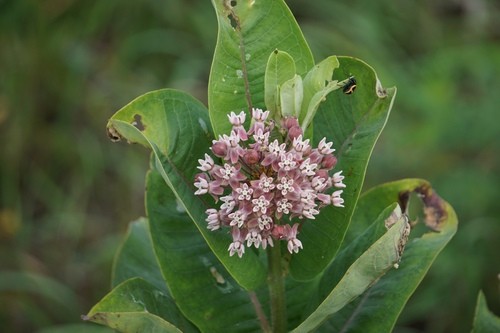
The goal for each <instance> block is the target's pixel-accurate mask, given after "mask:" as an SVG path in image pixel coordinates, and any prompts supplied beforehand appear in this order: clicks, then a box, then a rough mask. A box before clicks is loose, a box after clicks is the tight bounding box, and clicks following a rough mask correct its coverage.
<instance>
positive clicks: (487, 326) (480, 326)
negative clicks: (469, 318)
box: [472, 291, 500, 333]
mask: <svg viewBox="0 0 500 333" xmlns="http://www.w3.org/2000/svg"><path fill="white" fill-rule="evenodd" d="M495 332H500V318H499V317H497V316H495V315H494V314H493V313H492V312H491V311H490V310H489V309H488V305H487V304H486V299H485V297H484V294H483V292H482V291H480V292H479V294H478V295H477V304H476V313H475V315H474V327H473V328H472V333H495Z"/></svg>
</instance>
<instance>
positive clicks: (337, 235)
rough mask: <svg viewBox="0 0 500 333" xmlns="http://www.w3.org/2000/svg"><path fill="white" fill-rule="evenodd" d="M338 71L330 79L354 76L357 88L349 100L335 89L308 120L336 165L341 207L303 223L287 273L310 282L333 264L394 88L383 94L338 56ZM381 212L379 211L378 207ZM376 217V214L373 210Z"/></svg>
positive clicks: (372, 79)
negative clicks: (326, 143)
mask: <svg viewBox="0 0 500 333" xmlns="http://www.w3.org/2000/svg"><path fill="white" fill-rule="evenodd" d="M338 60H339V63H340V67H339V68H338V69H336V70H335V72H334V79H338V80H343V79H345V78H347V77H348V76H349V75H351V74H352V75H355V76H356V78H357V80H358V88H357V90H356V91H355V93H353V94H352V95H346V94H343V93H342V90H340V89H339V90H336V91H334V92H332V93H330V94H329V95H328V97H327V98H326V101H325V102H323V103H321V104H320V106H319V109H318V111H317V113H316V117H315V118H314V123H313V124H314V127H313V128H314V141H315V142H319V141H320V140H321V139H322V138H323V137H326V138H327V140H328V141H333V147H334V148H335V149H336V150H337V151H336V154H337V158H338V164H337V166H336V168H335V170H336V171H337V170H343V174H344V175H345V177H346V178H345V179H344V183H345V184H346V185H347V188H345V189H344V193H343V194H342V197H343V198H344V200H345V203H344V204H345V208H336V207H325V208H324V209H323V210H322V211H321V214H320V215H319V216H318V217H317V218H316V220H315V221H314V222H313V223H305V224H304V227H303V228H302V231H301V233H300V235H299V238H300V240H301V241H302V244H303V246H304V249H303V250H302V251H300V252H299V253H298V254H297V255H294V256H293V257H292V261H291V265H290V270H291V273H292V275H293V276H294V277H295V278H296V279H299V280H307V279H311V278H313V277H315V276H316V275H317V274H319V273H320V272H321V271H323V270H324V269H325V267H326V266H327V265H328V264H329V263H330V262H331V261H332V260H333V258H334V256H335V254H336V253H337V251H338V249H339V247H340V245H341V243H342V239H343V238H344V234H345V232H346V230H347V227H348V225H349V222H350V220H351V215H352V213H353V210H354V207H355V206H356V202H357V199H358V197H359V192H360V190H361V187H362V186H363V180H364V176H365V172H366V167H367V164H368V160H369V158H370V155H371V152H372V150H373V146H374V145H375V142H376V141H377V139H378V137H379V135H380V133H381V131H382V129H383V128H384V126H385V123H386V121H387V117H388V116H389V113H390V110H391V107H392V103H393V100H394V97H395V94H396V90H395V88H391V89H387V90H383V89H382V88H381V87H380V86H378V84H377V77H376V74H375V72H374V71H373V69H372V68H371V67H369V66H368V65H367V64H365V63H364V62H362V61H360V60H357V59H354V58H350V57H338ZM384 208H385V207H384ZM379 212H380V211H379Z"/></svg>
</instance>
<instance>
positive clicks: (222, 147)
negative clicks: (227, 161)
mask: <svg viewBox="0 0 500 333" xmlns="http://www.w3.org/2000/svg"><path fill="white" fill-rule="evenodd" d="M212 152H213V153H214V154H215V156H217V157H224V156H226V153H227V145H226V144H225V143H224V142H221V141H215V142H214V144H213V145H212Z"/></svg>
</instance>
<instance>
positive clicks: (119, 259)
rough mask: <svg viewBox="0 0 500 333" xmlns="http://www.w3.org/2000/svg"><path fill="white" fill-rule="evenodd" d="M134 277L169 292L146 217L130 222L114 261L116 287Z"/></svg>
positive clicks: (114, 284) (113, 281) (114, 283)
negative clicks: (154, 249) (155, 252)
mask: <svg viewBox="0 0 500 333" xmlns="http://www.w3.org/2000/svg"><path fill="white" fill-rule="evenodd" d="M134 277H140V278H143V279H144V280H146V281H148V282H149V283H151V284H152V285H154V286H155V287H156V288H158V289H160V290H164V291H165V292H167V286H166V284H165V280H164V279H163V276H162V275H161V271H160V267H159V266H158V261H157V259H156V256H155V254H154V251H153V244H152V243H151V237H150V235H149V224H148V220H147V219H146V218H140V219H138V220H137V221H134V222H131V223H130V225H129V229H128V232H127V235H126V237H125V239H124V241H123V243H122V244H121V246H120V248H119V249H118V251H117V253H116V255H115V260H114V261H113V271H112V278H111V281H112V282H111V284H112V286H113V287H116V286H117V285H119V284H120V283H122V282H124V281H126V280H128V279H130V278H134Z"/></svg>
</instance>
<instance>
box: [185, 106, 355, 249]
mask: <svg viewBox="0 0 500 333" xmlns="http://www.w3.org/2000/svg"><path fill="white" fill-rule="evenodd" d="M268 116H269V111H262V110H261V109H253V110H252V125H251V126H250V129H249V130H248V131H246V130H245V128H244V127H243V124H244V123H245V113H244V112H241V113H240V114H239V115H237V114H235V113H234V112H231V114H230V115H228V117H229V121H230V122H231V124H232V126H233V127H232V131H231V134H230V135H229V136H228V135H222V136H219V139H218V140H214V141H213V144H212V148H211V150H212V153H213V154H214V155H215V156H217V157H219V158H221V159H222V160H223V163H222V165H219V164H216V163H215V162H214V159H213V158H212V157H210V155H208V154H205V158H204V159H200V160H198V162H199V163H200V166H199V167H198V169H200V170H201V171H202V172H201V173H199V174H197V175H196V176H195V183H194V185H195V186H196V188H197V190H196V192H195V194H196V195H202V194H207V193H208V194H210V195H212V196H213V197H214V199H215V201H216V202H219V201H220V202H221V205H220V207H219V209H215V208H210V209H208V210H207V211H206V213H207V219H206V221H207V222H208V229H210V230H217V229H219V228H221V227H223V226H225V227H229V228H231V234H232V237H233V242H232V243H231V245H230V246H229V249H228V250H229V253H230V255H231V256H232V255H234V254H235V253H237V254H238V256H239V257H241V256H242V255H243V254H244V253H245V244H246V246H247V247H250V246H252V245H253V246H255V247H256V248H258V247H259V246H261V245H262V248H264V249H265V248H266V247H267V246H268V245H269V246H273V245H274V243H273V242H274V240H284V241H287V242H288V244H287V245H288V251H290V253H293V252H295V253H297V252H298V251H299V249H301V248H302V243H301V242H300V240H298V239H297V233H298V231H299V230H298V229H299V226H301V224H300V223H293V221H294V220H295V221H296V220H297V219H298V220H301V219H302V222H303V221H304V220H303V219H315V216H316V215H318V214H319V210H320V208H321V207H323V206H326V205H333V206H336V207H344V205H343V203H344V200H343V199H342V198H341V194H342V190H341V189H342V188H345V184H344V183H343V179H344V176H342V171H339V172H337V173H335V174H333V176H330V175H329V171H330V170H332V169H333V168H334V167H335V164H336V163H337V159H336V157H335V156H334V155H333V152H334V149H332V143H331V142H326V139H325V138H323V140H321V141H320V142H319V144H318V147H317V148H312V147H311V145H310V143H309V140H308V139H307V140H304V139H303V137H302V134H303V133H302V130H301V128H300V126H299V123H298V121H297V119H296V118H293V117H287V118H284V119H283V120H282V123H281V124H280V126H277V124H275V123H274V122H273V121H267V117H268ZM276 134H277V136H278V137H279V138H280V139H282V140H281V141H279V140H278V139H274V140H272V139H271V138H272V137H274V136H276ZM332 187H334V188H336V189H337V190H335V191H333V193H330V194H328V193H327V192H331V191H328V190H329V189H330V188H332Z"/></svg>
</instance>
